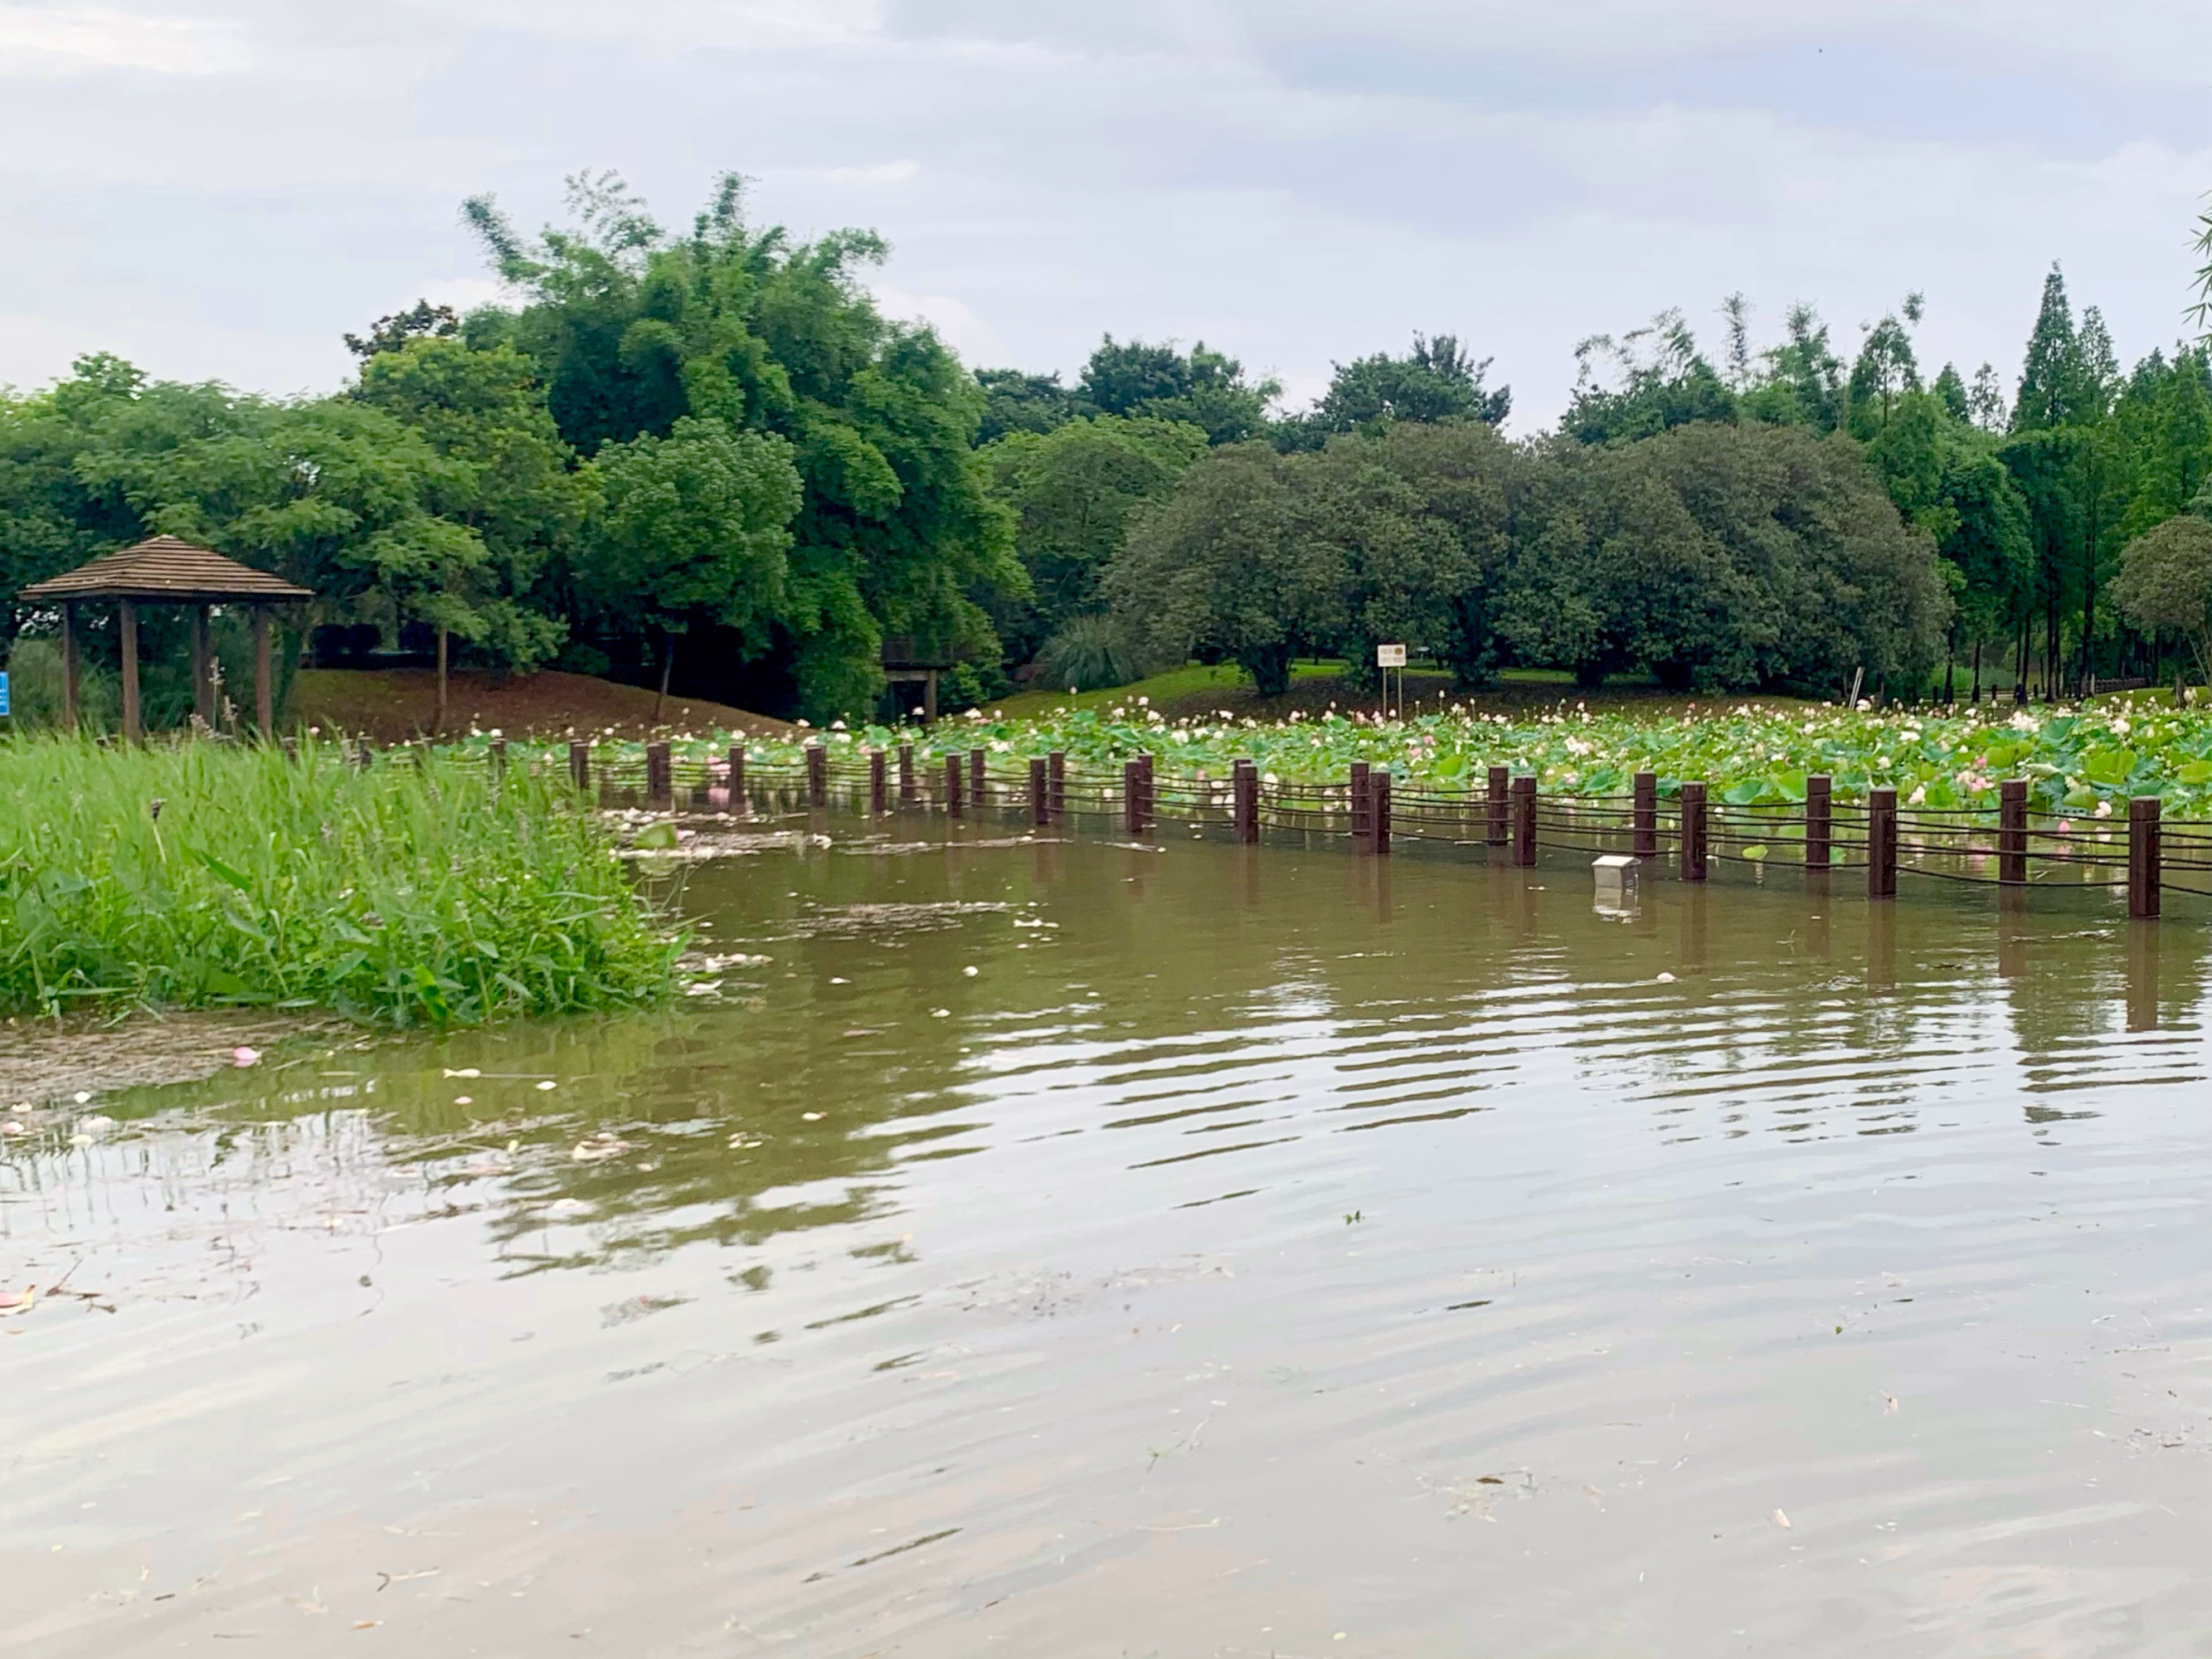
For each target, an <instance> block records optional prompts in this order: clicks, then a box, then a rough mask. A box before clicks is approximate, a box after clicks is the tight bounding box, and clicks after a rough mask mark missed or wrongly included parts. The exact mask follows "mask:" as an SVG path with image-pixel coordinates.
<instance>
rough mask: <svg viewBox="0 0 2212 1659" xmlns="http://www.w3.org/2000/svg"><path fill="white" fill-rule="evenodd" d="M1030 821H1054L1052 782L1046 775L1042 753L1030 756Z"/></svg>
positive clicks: (1034, 822) (1035, 822)
mask: <svg viewBox="0 0 2212 1659" xmlns="http://www.w3.org/2000/svg"><path fill="white" fill-rule="evenodd" d="M1051 822H1052V792H1051V783H1050V781H1049V780H1048V778H1047V777H1046V775H1045V767H1044V757H1043V756H1042V755H1032V756H1030V823H1033V824H1037V823H1051Z"/></svg>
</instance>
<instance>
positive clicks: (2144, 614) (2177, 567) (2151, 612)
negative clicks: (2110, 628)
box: [2112, 517, 2212, 681]
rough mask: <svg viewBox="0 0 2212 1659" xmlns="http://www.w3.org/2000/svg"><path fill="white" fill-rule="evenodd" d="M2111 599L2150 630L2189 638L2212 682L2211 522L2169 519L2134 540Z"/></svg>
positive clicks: (2162, 635) (2201, 670) (2200, 667)
mask: <svg viewBox="0 0 2212 1659" xmlns="http://www.w3.org/2000/svg"><path fill="white" fill-rule="evenodd" d="M2112 599H2113V602H2114V603H2115V604H2117V605H2118V606H2119V608H2120V609H2121V611H2123V612H2124V613H2125V614H2126V616H2127V617H2128V620H2129V621H2130V622H2131V623H2134V624H2135V625H2136V627H2137V628H2139V629H2142V631H2143V632H2144V633H2145V634H2148V635H2151V636H2153V637H2154V638H2166V639H2179V640H2181V641H2184V642H2185V644H2186V645H2187V646H2188V647H2189V649H2190V652H2191V654H2192V655H2194V656H2195V657H2196V659H2197V671H2198V672H2199V673H2200V674H2202V675H2203V676H2204V677H2205V678H2206V679H2207V680H2208V681H2212V524H2208V523H2207V522H2206V521H2205V520H2203V519H2199V518H2194V517H2181V518H2173V519H2168V520H2166V522H2165V523H2164V524H2161V525H2160V526H2157V527H2156V528H2155V529H2153V530H2151V531H2148V532H2146V533H2145V534H2143V535H2141V536H2138V537H2136V538H2135V540H2133V541H2131V542H2130V543H2129V544H2128V545H2127V549H2126V551H2125V552H2124V553H2123V554H2122V555H2121V557H2120V571H2119V574H2118V577H2116V578H2115V579H2114V580H2113V582H2112Z"/></svg>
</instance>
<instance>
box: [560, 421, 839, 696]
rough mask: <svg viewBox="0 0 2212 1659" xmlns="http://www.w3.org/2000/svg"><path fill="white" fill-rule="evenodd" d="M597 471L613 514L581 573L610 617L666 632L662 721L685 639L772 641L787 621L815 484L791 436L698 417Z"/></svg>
mask: <svg viewBox="0 0 2212 1659" xmlns="http://www.w3.org/2000/svg"><path fill="white" fill-rule="evenodd" d="M597 465H598V468H599V477H600V480H601V483H602V486H603V488H604V489H605V492H606V509H605V518H604V520H603V521H602V523H601V525H600V526H599V533H598V534H597V535H596V536H595V537H593V538H592V542H591V544H590V547H589V550H587V551H586V554H585V556H584V558H583V560H582V562H581V569H580V575H581V577H582V580H583V585H584V587H585V591H586V593H587V595H588V596H589V597H590V598H591V599H592V601H593V602H595V603H596V604H597V605H599V606H601V607H602V608H603V609H605V610H606V611H612V612H615V613H617V614H620V615H622V616H623V617H626V618H627V619H629V620H630V621H632V622H634V623H637V624H639V625H641V626H644V627H649V628H653V629H658V630H659V634H660V638H661V659H660V694H659V695H660V701H659V702H655V703H654V705H653V718H654V719H655V720H659V718H660V711H661V707H662V704H663V703H665V701H666V699H667V696H668V681H669V676H670V674H671V672H672V671H673V669H674V666H675V660H676V636H677V635H679V634H685V633H689V632H690V630H691V629H693V628H695V627H698V626H702V625H706V624H713V625H715V626H719V627H722V628H726V629H731V630H732V631H733V632H734V633H735V634H736V635H738V638H739V639H740V640H741V641H744V642H745V643H746V644H747V645H748V646H750V647H754V648H758V647H761V646H763V645H764V644H765V643H766V642H767V639H768V635H769V630H770V629H771V628H772V627H773V626H774V624H775V622H776V621H777V620H778V619H779V618H780V617H781V616H782V615H783V614H784V613H785V600H786V594H785V589H786V587H787V586H788V585H789V583H790V582H791V580H793V573H792V568H791V561H790V557H789V555H790V551H791V546H792V535H791V524H792V521H793V519H794V518H795V517H796V516H797V514H798V513H799V504H800V501H801V498H802V496H803V495H804V494H805V487H804V485H803V484H802V483H801V481H800V478H799V471H798V468H797V467H796V466H794V465H793V457H792V449H791V446H790V444H789V443H787V441H784V440H783V439H781V438H779V437H776V436H775V435H771V434H766V433H758V432H732V431H731V430H730V429H729V428H727V427H726V426H724V425H723V424H722V423H721V422H718V421H711V420H702V419H700V418H698V417H697V416H684V418H683V419H681V420H679V421H678V422H676V428H675V430H674V431H672V432H671V433H670V434H669V435H668V436H667V437H665V438H660V437H655V436H654V435H652V434H651V433H647V434H645V435H642V436H640V437H637V438H634V439H632V440H631V441H629V442H628V443H623V444H609V445H606V446H605V447H603V448H602V449H601V450H600V453H599V460H598V463H597Z"/></svg>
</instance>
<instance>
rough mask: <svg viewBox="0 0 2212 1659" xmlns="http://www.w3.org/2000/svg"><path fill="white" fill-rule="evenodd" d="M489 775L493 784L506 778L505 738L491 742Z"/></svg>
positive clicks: (494, 739)
mask: <svg viewBox="0 0 2212 1659" xmlns="http://www.w3.org/2000/svg"><path fill="white" fill-rule="evenodd" d="M491 775H492V781H494V782H498V781H501V779H504V778H505V777H506V776H507V739H506V738H493V739H492V740H491Z"/></svg>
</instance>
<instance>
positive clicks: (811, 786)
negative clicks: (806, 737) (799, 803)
mask: <svg viewBox="0 0 2212 1659" xmlns="http://www.w3.org/2000/svg"><path fill="white" fill-rule="evenodd" d="M806 804H807V805H809V806H827V805H829V750H826V749H824V748H823V746H822V745H821V744H818V743H810V744H807V745H806Z"/></svg>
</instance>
